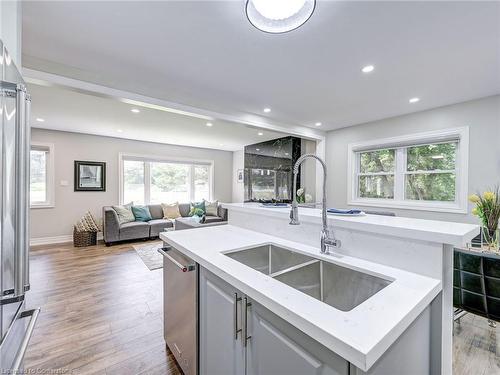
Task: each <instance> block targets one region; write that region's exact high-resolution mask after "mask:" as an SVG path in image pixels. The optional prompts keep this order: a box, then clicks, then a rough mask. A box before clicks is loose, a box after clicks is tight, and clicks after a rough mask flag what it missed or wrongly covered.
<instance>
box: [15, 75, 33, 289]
mask: <svg viewBox="0 0 500 375" xmlns="http://www.w3.org/2000/svg"><path fill="white" fill-rule="evenodd" d="M16 91H17V95H16V112H17V116H16V150H17V152H16V186H17V192H16V203H15V204H16V224H15V228H16V233H17V238H16V241H15V251H14V295H13V296H12V298H19V297H21V296H23V295H24V286H25V258H26V247H27V244H26V229H27V228H26V221H27V217H26V216H25V215H26V212H27V210H26V205H27V203H26V200H27V199H28V197H27V186H28V181H27V178H26V174H27V173H29V171H26V158H27V151H26V136H27V134H26V128H27V127H26V87H25V86H24V85H21V84H19V85H17V90H16Z"/></svg>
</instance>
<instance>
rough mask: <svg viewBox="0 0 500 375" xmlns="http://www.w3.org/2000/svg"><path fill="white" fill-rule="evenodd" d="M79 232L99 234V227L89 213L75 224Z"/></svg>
mask: <svg viewBox="0 0 500 375" xmlns="http://www.w3.org/2000/svg"><path fill="white" fill-rule="evenodd" d="M75 228H76V231H77V232H99V226H98V225H97V223H96V221H95V219H94V217H93V216H92V214H91V213H90V211H87V212H86V213H85V215H83V216H82V218H81V219H80V220H79V221H78V222H77V223H76V224H75Z"/></svg>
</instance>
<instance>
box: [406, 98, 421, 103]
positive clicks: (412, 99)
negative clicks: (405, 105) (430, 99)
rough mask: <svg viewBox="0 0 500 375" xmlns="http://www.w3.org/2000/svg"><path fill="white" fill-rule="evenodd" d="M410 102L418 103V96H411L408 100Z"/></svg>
mask: <svg viewBox="0 0 500 375" xmlns="http://www.w3.org/2000/svg"><path fill="white" fill-rule="evenodd" d="M408 101H409V102H410V103H412V104H413V103H418V102H419V101H420V98H411V99H410V100H408Z"/></svg>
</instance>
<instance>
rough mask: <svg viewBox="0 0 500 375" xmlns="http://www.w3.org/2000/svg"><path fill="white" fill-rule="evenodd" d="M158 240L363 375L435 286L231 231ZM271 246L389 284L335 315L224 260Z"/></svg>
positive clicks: (290, 244)
mask: <svg viewBox="0 0 500 375" xmlns="http://www.w3.org/2000/svg"><path fill="white" fill-rule="evenodd" d="M160 238H161V239H162V240H164V241H165V242H167V243H168V244H170V245H171V246H173V247H175V248H176V249H178V250H179V251H181V252H182V253H184V254H185V255H187V256H189V257H190V258H192V259H193V260H194V261H196V262H197V263H199V264H200V265H201V266H203V267H205V268H206V269H208V270H209V271H211V272H212V273H214V274H215V275H217V276H219V277H220V278H222V279H224V280H225V281H226V282H228V283H229V284H231V285H233V286H234V287H235V288H237V289H239V290H240V291H241V292H243V293H245V294H246V295H248V296H249V297H250V298H252V299H253V300H254V301H256V302H258V303H260V304H261V305H263V306H265V307H266V308H267V309H269V310H271V311H272V312H273V313H275V314H276V315H278V316H280V317H281V318H283V319H285V320H286V321H287V322H289V323H290V324H292V325H294V326H295V327H297V328H298V329H300V330H301V331H303V332H304V333H306V334H307V335H309V336H310V337H312V338H313V339H315V340H316V341H318V342H320V343H321V344H323V345H324V346H326V347H327V348H329V349H330V350H332V351H333V352H335V353H337V354H339V355H340V356H341V357H343V358H345V359H346V360H348V361H349V362H351V363H352V364H354V365H355V366H356V367H358V368H360V369H361V370H363V371H367V370H368V369H369V368H370V367H371V366H372V365H373V364H374V363H375V362H376V361H377V360H378V359H379V358H380V357H381V356H382V354H383V353H384V352H385V351H386V350H387V349H388V348H389V347H390V346H391V344H393V343H394V342H395V341H396V339H397V338H398V337H399V336H400V335H401V334H402V333H403V332H404V331H405V330H406V328H408V326H409V325H410V324H411V323H412V322H413V321H414V319H415V318H416V317H417V316H418V315H419V314H420V313H421V312H422V311H423V310H424V309H425V308H426V307H427V306H428V305H429V304H430V303H431V301H432V300H433V299H434V297H435V296H436V295H437V294H438V293H439V292H440V290H441V282H440V281H439V280H436V279H433V278H429V277H424V276H420V275H417V274H414V273H411V272H406V271H403V270H399V269H396V268H392V267H388V266H384V265H380V264H377V263H372V262H369V261H366V260H362V259H358V258H353V257H349V256H344V255H338V254H332V255H321V254H320V253H319V248H315V247H311V246H307V245H303V244H300V243H296V242H291V241H288V240H285V239H281V238H277V237H274V236H270V235H267V234H262V233H258V232H254V231H250V230H247V229H243V228H240V227H236V226H232V225H223V226H216V227H207V228H197V229H193V230H183V231H172V232H164V233H161V234H160ZM269 243H272V244H275V245H278V246H281V247H285V248H289V249H293V250H295V251H297V252H300V253H303V254H307V255H312V256H314V257H316V258H318V259H321V260H324V261H327V262H332V263H335V264H338V265H341V266H344V267H348V268H351V269H355V270H359V271H362V272H365V273H368V274H372V275H375V276H379V277H382V278H385V279H389V280H392V283H391V284H389V285H388V286H387V287H385V288H384V289H382V290H381V291H379V292H378V293H376V294H375V295H374V296H372V297H371V298H369V299H367V300H366V301H365V302H363V303H361V304H360V305H358V306H357V307H355V308H354V309H352V310H351V311H347V312H344V311H341V310H338V309H335V308H334V307H331V306H329V305H327V304H325V303H323V302H321V301H318V300H316V299H315V298H313V297H310V296H308V295H306V294H304V293H302V292H300V291H298V290H296V289H294V288H292V287H289V286H287V285H285V284H283V283H281V282H280V281H278V280H275V279H273V278H271V277H269V276H267V275H264V274H262V273H260V272H258V271H256V270H254V269H252V268H250V267H247V266H245V265H244V264H242V263H239V262H238V261H236V260H234V259H232V258H230V257H228V256H226V255H224V253H225V252H230V251H234V250H238V249H244V248H249V247H254V246H258V245H262V244H269Z"/></svg>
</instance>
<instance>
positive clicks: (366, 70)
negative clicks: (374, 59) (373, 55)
mask: <svg viewBox="0 0 500 375" xmlns="http://www.w3.org/2000/svg"><path fill="white" fill-rule="evenodd" d="M374 69H375V67H374V66H373V65H367V66H364V67H363V69H361V71H362V72H363V73H371V72H373V70H374Z"/></svg>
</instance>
